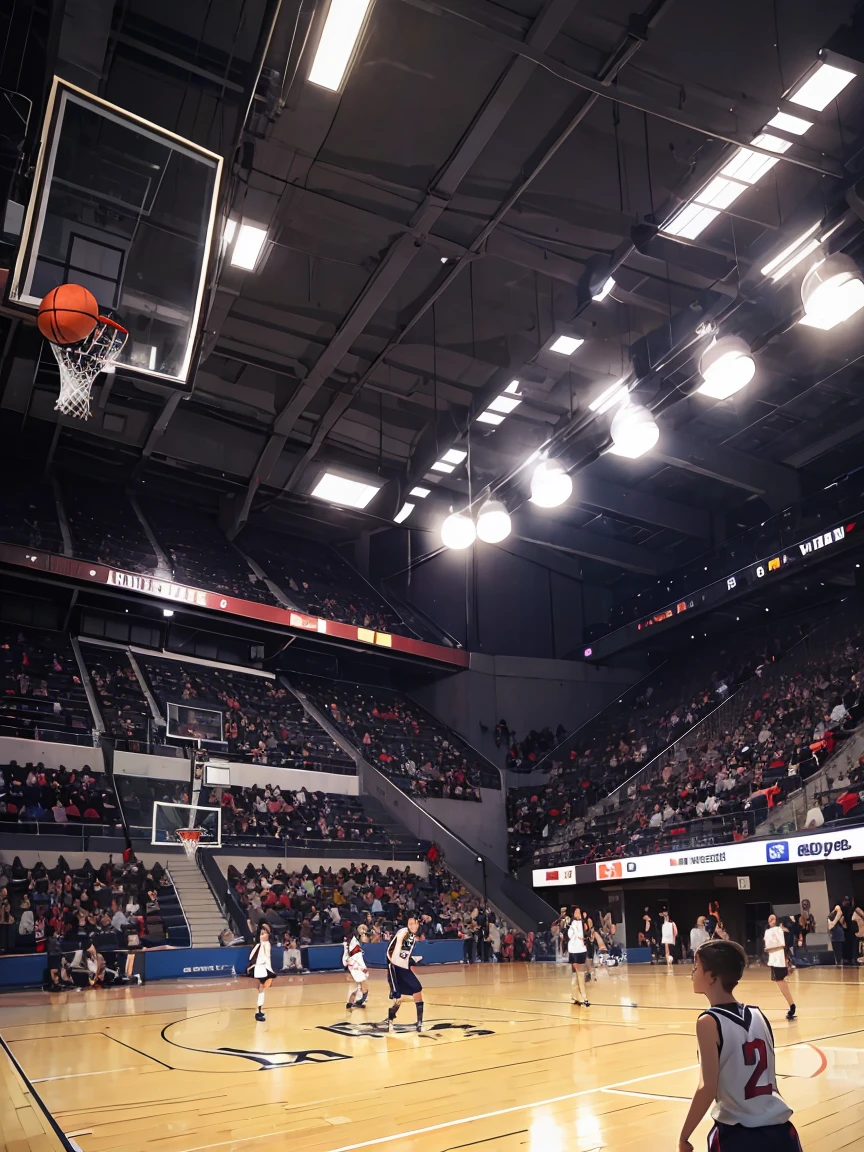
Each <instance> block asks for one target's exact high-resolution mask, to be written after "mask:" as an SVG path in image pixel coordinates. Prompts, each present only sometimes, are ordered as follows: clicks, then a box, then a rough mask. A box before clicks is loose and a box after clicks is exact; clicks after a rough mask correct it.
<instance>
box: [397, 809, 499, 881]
mask: <svg viewBox="0 0 864 1152" xmlns="http://www.w3.org/2000/svg"><path fill="white" fill-rule="evenodd" d="M480 792H481V795H482V797H483V803H482V804H472V803H469V802H468V801H466V800H432V799H425V798H424V797H422V796H415V797H414V799H415V800H416V801H417V803H418V804H419V805H420V806H421V808H425V809H426V811H427V812H428V813H429V814H430V815H431V816H434V817H435V819H436V820H440V821H441V823H442V824H443V825H444V826H445V827H446V828H449V829H450V830H451V831H452V832H455V833H456V835H457V836H461V837H462V839H463V840H466V841H467V842H468V843H469V844H470V845H471V846H472V847H473V848H476V849H477V851H478V852H480V853H481V854H482V855H483V856H487V857H488V858H489V859H490V860H492V861H494V863H496V864H497V865H498V867H499V868H503V869H504V870H505V871H506V870H507V818H506V815H505V811H504V797H505V792H504V791H503V789H502V790H500V791H499V790H496V789H494V788H482V789H481V790H480Z"/></svg>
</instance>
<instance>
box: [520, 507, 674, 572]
mask: <svg viewBox="0 0 864 1152" xmlns="http://www.w3.org/2000/svg"><path fill="white" fill-rule="evenodd" d="M541 532H542V533H543V534H544V535H545V536H546V537H547V539H545V540H544V539H542V538H541V536H540V533H541ZM513 535H514V536H516V537H518V538H519V539H520V540H524V541H525V543H526V544H534V545H536V546H537V547H538V548H543V549H550V550H552V551H558V552H563V553H570V554H571V555H574V556H585V557H586V558H588V559H590V560H599V561H601V562H602V563H604V564H612V565H613V566H614V567H616V568H624V569H625V570H626V571H628V572H641V573H647V575H649V576H656V575H657V574H658V573H659V572H660V571H661V567H660V565H659V564H658V562H657V556H656V555H655V554H654V553H652V552H649V551H648V549H647V548H641V547H639V545H637V544H628V543H626V542H625V541H621V540H615V539H614V538H612V537H610V536H602V535H600V534H599V533H596V532H589V531H586V530H585V529H584V528H570V527H568V526H567V525H566V524H561V523H556V524H552V523H551V522H550V521H549V520H544V519H542V518H540V517H538V516H536V515H527V516H526V515H525V510H524V509H523V510H522V513H521V514H520V516H519V518H518V521H517V523H516V524H515V528H514V532H513Z"/></svg>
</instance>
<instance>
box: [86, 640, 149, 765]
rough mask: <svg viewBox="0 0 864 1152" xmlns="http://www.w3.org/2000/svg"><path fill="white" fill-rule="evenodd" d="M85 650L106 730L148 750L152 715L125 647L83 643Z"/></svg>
mask: <svg viewBox="0 0 864 1152" xmlns="http://www.w3.org/2000/svg"><path fill="white" fill-rule="evenodd" d="M82 653H83V656H84V664H85V666H86V668H87V671H88V672H89V674H90V681H91V683H92V685H93V689H94V691H95V692H96V698H97V700H98V703H99V711H100V712H101V714H102V719H103V720H104V722H105V728H106V730H107V731H108V732H110V733H111V734H112V735H113V736H114V737H116V738H118V739H121V740H126V741H127V747H129V750H130V751H137V750H138V748H137V747H134V748H133V747H131V746H130V745H129V744H128V742H129V741H134V742H136V744H140V745H141V746H142V747H141V749H140V750H141V751H146V749H145V748H144V747H143V746H144V745H146V743H147V741H148V737H149V736H150V734H151V732H152V728H153V724H152V716H151V713H150V706H149V705H148V703H147V698H146V697H145V695H144V692H143V689H142V688H141V685H140V684H139V682H138V677H137V676H136V675H135V670H134V668H133V667H132V665H131V663H130V662H129V656H128V654H127V653H126V651H125V650H124V649H122V648H103V647H101V646H99V647H97V646H96V645H94V644H83V645H82Z"/></svg>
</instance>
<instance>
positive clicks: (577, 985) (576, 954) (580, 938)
mask: <svg viewBox="0 0 864 1152" xmlns="http://www.w3.org/2000/svg"><path fill="white" fill-rule="evenodd" d="M567 959H568V960H569V961H570V972H571V976H570V995H571V996H572V997H573V1003H574V1004H583V1005H584V1006H585V1007H586V1008H590V1007H591V1005H590V1004H589V1003H588V993H587V992H586V990H585V968H586V965H587V964H588V946H587V945H586V943H585V925H584V922H583V920H582V909H581V908H579V907H578V906H577V907H575V908H574V909H573V919H572V920H571V921H570V923H569V926H568V928H567ZM577 993H578V997H577Z"/></svg>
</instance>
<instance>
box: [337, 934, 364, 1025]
mask: <svg viewBox="0 0 864 1152" xmlns="http://www.w3.org/2000/svg"><path fill="white" fill-rule="evenodd" d="M342 966H343V967H344V968H347V969H348V979H349V981H350V982H351V984H352V985H353V987H352V989H351V992H350V995H349V996H348V1003H347V1004H346V1005H345V1007H346V1008H349V1009H350V1008H365V1007H366V1001H367V1000H368V999H369V984H368V983H367V981H368V980H369V970H368V968H367V967H366V959H365V957H364V956H363V948H362V946H361V944H360V941H359V940H358V939H357V937H356V936H355V935H354V929H353V928H350V927H349V928H346V931H345V940H344V941H343V943H342ZM358 991H359V992H360V998H359V1000H358V999H357V992H358Z"/></svg>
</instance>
